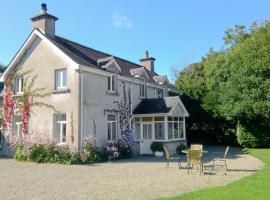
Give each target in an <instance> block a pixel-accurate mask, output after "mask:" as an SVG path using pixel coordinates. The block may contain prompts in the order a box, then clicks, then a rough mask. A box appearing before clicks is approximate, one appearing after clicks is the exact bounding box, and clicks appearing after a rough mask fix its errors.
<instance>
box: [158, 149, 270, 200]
mask: <svg viewBox="0 0 270 200" xmlns="http://www.w3.org/2000/svg"><path fill="white" fill-rule="evenodd" d="M249 153H250V154H251V155H252V156H255V157H257V158H259V159H260V160H262V161H263V162H264V164H265V166H264V168H263V169H262V170H260V171H258V172H257V173H255V174H253V175H251V176H248V177H245V178H243V179H241V180H239V181H236V182H234V183H230V184H228V185H226V186H222V187H215V188H207V189H203V190H198V191H196V192H191V193H187V194H184V195H181V196H178V197H173V198H160V200H161V199H170V200H176V199H177V200H178V199H179V200H197V199H198V200H212V199H216V200H222V199H225V200H242V199H243V200H249V199H250V200H256V199H258V200H264V199H266V200H270V149H254V150H250V151H249Z"/></svg>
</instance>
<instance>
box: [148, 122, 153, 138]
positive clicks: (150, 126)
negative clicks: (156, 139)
mask: <svg viewBox="0 0 270 200" xmlns="http://www.w3.org/2000/svg"><path fill="white" fill-rule="evenodd" d="M148 139H149V140H152V124H148Z"/></svg>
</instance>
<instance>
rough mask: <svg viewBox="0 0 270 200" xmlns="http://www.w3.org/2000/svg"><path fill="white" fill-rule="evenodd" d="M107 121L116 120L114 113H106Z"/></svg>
mask: <svg viewBox="0 0 270 200" xmlns="http://www.w3.org/2000/svg"><path fill="white" fill-rule="evenodd" d="M108 121H116V117H115V115H108Z"/></svg>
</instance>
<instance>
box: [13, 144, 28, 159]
mask: <svg viewBox="0 0 270 200" xmlns="http://www.w3.org/2000/svg"><path fill="white" fill-rule="evenodd" d="M14 159H15V160H18V161H26V160H27V156H26V155H25V154H24V151H23V144H22V143H19V144H18V145H17V146H16V148H15V155H14Z"/></svg>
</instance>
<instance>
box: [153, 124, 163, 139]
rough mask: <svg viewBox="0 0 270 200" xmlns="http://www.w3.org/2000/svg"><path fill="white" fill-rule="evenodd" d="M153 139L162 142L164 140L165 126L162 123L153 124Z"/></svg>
mask: <svg viewBox="0 0 270 200" xmlns="http://www.w3.org/2000/svg"><path fill="white" fill-rule="evenodd" d="M155 139H156V140H164V139H165V126H164V122H156V123H155Z"/></svg>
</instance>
